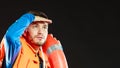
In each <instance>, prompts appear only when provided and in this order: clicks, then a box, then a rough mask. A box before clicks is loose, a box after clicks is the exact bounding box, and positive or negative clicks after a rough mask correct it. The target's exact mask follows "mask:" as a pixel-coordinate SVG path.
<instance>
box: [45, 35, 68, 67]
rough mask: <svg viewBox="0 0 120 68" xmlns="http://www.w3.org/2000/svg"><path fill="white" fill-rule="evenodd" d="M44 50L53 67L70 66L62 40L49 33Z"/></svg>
mask: <svg viewBox="0 0 120 68" xmlns="http://www.w3.org/2000/svg"><path fill="white" fill-rule="evenodd" d="M43 51H44V52H45V53H46V54H47V56H48V60H49V63H50V65H51V68H68V64H67V60H66V57H65V54H64V52H63V49H62V45H61V44H60V42H59V41H58V40H57V39H55V38H53V36H52V35H51V34H48V37H47V40H46V42H45V44H44V45H43Z"/></svg>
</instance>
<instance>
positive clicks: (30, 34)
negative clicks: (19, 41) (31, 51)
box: [23, 11, 52, 48]
mask: <svg viewBox="0 0 120 68" xmlns="http://www.w3.org/2000/svg"><path fill="white" fill-rule="evenodd" d="M29 13H32V14H34V15H35V19H34V21H33V22H32V23H31V24H30V25H29V26H28V28H27V29H26V30H25V32H24V34H23V35H24V37H25V39H26V40H27V41H28V42H29V43H30V44H32V47H33V48H37V47H39V46H42V45H43V44H44V42H45V41H46V38H47V35H48V24H49V23H52V21H51V20H49V19H48V17H47V15H46V14H45V13H43V12H38V11H30V12H29Z"/></svg>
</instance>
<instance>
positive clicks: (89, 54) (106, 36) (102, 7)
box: [0, 0, 120, 68]
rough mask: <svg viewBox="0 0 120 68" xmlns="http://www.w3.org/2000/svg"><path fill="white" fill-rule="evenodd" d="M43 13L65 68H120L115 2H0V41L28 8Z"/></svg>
mask: <svg viewBox="0 0 120 68" xmlns="http://www.w3.org/2000/svg"><path fill="white" fill-rule="evenodd" d="M33 9H38V10H41V11H43V12H45V13H46V14H47V15H48V17H49V18H50V19H52V20H53V24H52V25H50V27H49V28H50V29H49V33H53V35H54V36H55V37H57V38H58V39H59V40H60V41H61V43H62V45H63V49H64V52H65V55H66V58H67V61H68V65H69V68H120V61H119V60H120V59H119V57H120V56H119V54H120V47H119V45H120V36H119V34H120V32H119V29H120V27H119V22H120V21H119V15H120V14H119V2H117V1H115V0H114V1H110V0H109V1H105V0H104V1H101V0H100V1H95V0H88V1H87V0H82V1H81V0H78V1H76V0H70V1H69V0H63V1H62V0H23V1H22V0H20V1H10V0H8V1H6V0H4V1H2V2H0V40H1V39H2V37H3V35H4V34H5V31H6V30H7V28H8V27H9V26H10V25H11V24H12V23H13V22H14V21H15V20H16V19H18V18H19V17H20V16H21V15H22V14H23V13H24V12H26V11H28V10H33Z"/></svg>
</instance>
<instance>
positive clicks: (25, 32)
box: [23, 29, 28, 37]
mask: <svg viewBox="0 0 120 68" xmlns="http://www.w3.org/2000/svg"><path fill="white" fill-rule="evenodd" d="M27 32H28V31H27V29H26V30H25V31H24V33H23V36H24V37H26V36H27Z"/></svg>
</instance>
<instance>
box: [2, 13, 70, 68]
mask: <svg viewBox="0 0 120 68" xmlns="http://www.w3.org/2000/svg"><path fill="white" fill-rule="evenodd" d="M51 23H52V20H50V19H48V17H47V15H46V14H45V13H43V12H39V11H29V12H28V13H25V14H23V15H22V16H21V17H20V18H19V19H18V20H16V21H15V23H13V24H12V25H11V26H10V27H9V28H8V30H7V32H6V34H5V35H4V37H3V39H2V42H1V44H0V66H1V67H2V68H67V67H68V66H67V61H66V59H65V55H64V53H63V50H62V46H61V44H60V42H59V41H58V40H57V39H55V38H53V36H52V35H51V34H48V25H49V24H51Z"/></svg>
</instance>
